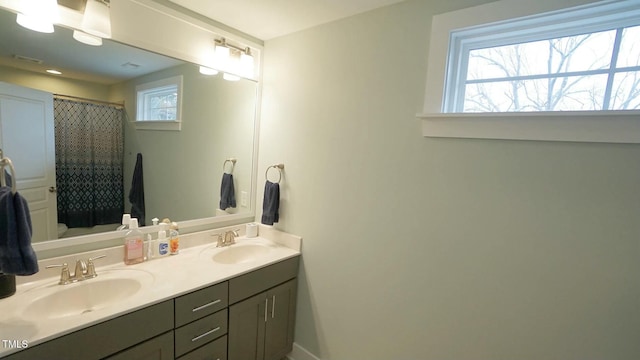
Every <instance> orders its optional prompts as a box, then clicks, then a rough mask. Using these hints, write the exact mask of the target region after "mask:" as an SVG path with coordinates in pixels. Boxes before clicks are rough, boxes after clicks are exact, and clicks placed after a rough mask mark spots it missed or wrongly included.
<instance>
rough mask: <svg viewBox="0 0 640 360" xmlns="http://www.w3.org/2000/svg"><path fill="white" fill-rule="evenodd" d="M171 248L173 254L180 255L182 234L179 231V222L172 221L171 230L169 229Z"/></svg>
mask: <svg viewBox="0 0 640 360" xmlns="http://www.w3.org/2000/svg"><path fill="white" fill-rule="evenodd" d="M169 234H170V235H169V238H170V240H169V249H170V254H171V255H178V252H179V251H180V238H179V236H180V234H179V233H178V223H177V222H172V223H171V230H170V231H169Z"/></svg>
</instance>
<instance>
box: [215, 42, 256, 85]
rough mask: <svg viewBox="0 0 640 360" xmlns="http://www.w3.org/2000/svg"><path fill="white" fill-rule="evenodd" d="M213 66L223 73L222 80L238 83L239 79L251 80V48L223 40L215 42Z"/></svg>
mask: <svg viewBox="0 0 640 360" xmlns="http://www.w3.org/2000/svg"><path fill="white" fill-rule="evenodd" d="M215 43H216V45H215V51H214V59H213V60H214V62H213V63H214V66H215V67H216V69H220V70H221V71H224V75H223V78H224V79H225V80H229V81H238V80H240V77H245V78H249V79H251V78H253V76H254V58H253V54H252V53H251V48H249V47H245V48H241V47H238V46H235V45H232V44H229V43H227V41H226V39H225V38H221V39H219V40H218V39H216V40H215Z"/></svg>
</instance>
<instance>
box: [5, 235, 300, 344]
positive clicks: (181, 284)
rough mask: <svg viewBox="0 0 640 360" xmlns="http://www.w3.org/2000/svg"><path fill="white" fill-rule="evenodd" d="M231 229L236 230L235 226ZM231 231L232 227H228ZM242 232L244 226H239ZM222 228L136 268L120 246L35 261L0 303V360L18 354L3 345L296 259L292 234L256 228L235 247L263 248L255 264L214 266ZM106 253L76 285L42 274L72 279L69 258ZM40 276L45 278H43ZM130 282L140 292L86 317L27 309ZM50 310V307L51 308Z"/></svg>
mask: <svg viewBox="0 0 640 360" xmlns="http://www.w3.org/2000/svg"><path fill="white" fill-rule="evenodd" d="M236 227H237V226H236ZM234 228H235V227H234ZM242 228H243V229H244V226H242ZM224 230H225V229H214V230H208V231H204V232H199V233H194V234H187V235H182V236H181V237H180V249H181V250H180V253H179V254H178V255H173V256H167V257H163V258H155V259H153V260H151V261H146V262H143V263H140V264H136V265H124V263H123V262H122V258H123V250H122V247H121V246H120V247H116V248H110V249H105V250H101V251H95V252H91V253H84V254H77V255H74V256H66V257H64V258H58V259H47V260H45V261H41V262H40V264H39V265H40V272H39V274H38V275H39V276H34V277H25V278H23V279H20V278H19V277H18V278H19V279H20V280H21V281H20V282H23V281H25V279H26V281H27V282H23V283H20V282H19V284H18V286H17V291H16V293H15V294H14V295H13V296H10V297H8V298H5V299H0V309H2V311H1V312H0V341H2V342H0V356H6V355H8V354H11V353H14V352H16V351H19V350H21V349H15V348H10V347H7V346H4V345H3V342H4V340H8V341H18V342H19V343H23V341H26V343H27V344H28V347H32V346H35V345H37V344H39V343H42V342H45V341H47V340H51V339H53V338H56V337H59V336H61V335H65V334H68V333H71V332H73V331H76V330H79V329H82V328H85V327H87V326H90V325H93V324H97V323H100V322H103V321H106V320H109V319H112V318H115V317H118V316H121V315H124V314H127V313H130V312H133V311H135V310H139V309H141V308H144V307H147V306H149V305H153V304H156V303H160V302H162V301H164V300H168V299H171V298H174V297H176V296H180V295H182V294H186V293H189V292H192V291H194V290H198V289H200V288H204V287H207V286H209V285H213V284H216V283H220V282H223V281H225V280H228V279H230V278H233V277H236V276H238V275H241V274H244V273H247V272H250V271H253V270H256V269H259V268H262V267H265V266H267V265H270V264H273V263H276V262H279V261H282V260H285V259H288V258H292V257H295V256H299V255H300V248H301V241H302V239H301V238H300V237H298V236H295V235H290V234H286V233H283V232H280V231H277V230H275V229H273V228H269V227H265V226H260V236H259V237H255V238H246V237H244V236H240V237H238V238H237V239H236V245H231V247H233V246H244V245H248V244H260V245H263V246H267V247H268V248H269V252H268V253H266V254H263V255H261V256H259V257H257V258H256V259H255V260H252V261H247V262H242V263H238V264H220V263H217V262H214V261H213V260H212V257H213V256H214V255H215V254H216V253H219V252H221V251H224V250H226V249H228V248H229V247H224V248H216V239H217V238H216V237H215V236H212V235H213V234H218V233H220V232H223V231H224ZM100 254H107V258H105V259H104V260H106V259H111V260H108V261H104V262H103V263H107V262H111V264H109V265H104V266H100V263H101V260H96V262H95V263H96V273H97V274H98V277H96V278H94V279H88V280H84V281H82V282H78V283H74V284H69V285H58V280H59V276H60V269H49V270H46V269H45V268H44V267H45V266H46V265H50V264H56V263H61V262H67V263H68V264H69V269H70V271H71V273H72V274H73V271H74V265H75V262H74V261H71V260H75V259H87V258H88V257H91V256H96V255H100ZM45 276H46V277H45ZM128 276H131V277H135V278H136V279H138V280H139V281H140V282H141V283H142V288H141V289H140V290H139V291H138V292H136V293H135V294H134V295H133V296H131V297H128V298H126V299H124V300H122V301H119V302H117V303H115V304H113V305H110V306H107V307H104V308H99V309H95V310H93V311H91V312H87V313H83V314H79V315H72V316H66V317H59V318H55V319H49V318H44V317H40V316H34V314H33V313H30V312H31V309H32V308H30V307H29V306H31V305H32V304H33V303H34V302H35V301H37V300H38V299H40V298H43V297H45V296H47V295H49V294H51V293H53V292H56V291H61V290H66V289H71V288H72V287H74V286H82V285H83V284H85V283H89V282H91V281H96V280H98V281H106V280H107V279H110V278H122V277H128ZM50 306H55V304H51V305H50Z"/></svg>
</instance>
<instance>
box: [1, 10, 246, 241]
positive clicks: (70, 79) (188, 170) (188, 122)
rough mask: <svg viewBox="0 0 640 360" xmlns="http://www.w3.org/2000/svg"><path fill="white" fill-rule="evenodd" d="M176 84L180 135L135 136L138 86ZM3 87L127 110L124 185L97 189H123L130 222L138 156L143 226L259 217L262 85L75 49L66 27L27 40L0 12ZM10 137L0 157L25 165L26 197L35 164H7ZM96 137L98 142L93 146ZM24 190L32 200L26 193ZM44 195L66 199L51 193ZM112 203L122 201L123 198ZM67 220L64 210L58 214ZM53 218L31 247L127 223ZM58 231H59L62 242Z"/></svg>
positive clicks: (112, 48)
mask: <svg viewBox="0 0 640 360" xmlns="http://www.w3.org/2000/svg"><path fill="white" fill-rule="evenodd" d="M40 60H41V63H38V62H39V61H40ZM49 67H55V68H56V69H58V70H60V71H61V72H62V73H63V74H62V75H61V76H59V77H53V76H51V75H45V74H44V73H43V72H42V71H43V70H44V69H45V68H49ZM174 76H181V77H182V80H183V92H182V93H183V99H182V116H181V120H182V124H181V130H179V131H167V130H148V129H145V130H142V129H138V128H136V126H135V123H134V121H135V116H136V86H138V85H140V84H144V83H149V82H153V81H157V80H162V79H165V78H170V77H174ZM0 82H4V83H8V84H9V85H18V86H21V87H26V88H31V89H36V90H41V91H45V92H48V93H53V94H60V95H64V98H65V99H66V100H64V101H71V102H74V103H88V104H92V105H97V106H98V108H101V107H108V108H110V109H111V108H114V109H117V108H123V113H122V115H121V116H122V120H121V121H120V120H118V122H117V123H118V124H121V125H120V126H121V130H122V137H123V139H121V141H122V144H123V145H122V148H121V155H120V160H119V161H120V163H121V173H122V176H121V184H117V181H116V184H112V183H98V184H95V186H94V187H95V188H96V191H97V192H105V191H106V190H110V189H111V188H112V187H118V186H121V188H122V191H121V192H120V193H119V194H120V195H118V196H122V195H124V199H123V202H122V204H123V206H124V211H125V212H129V211H130V210H131V204H130V201H129V193H130V191H131V186H132V180H133V176H134V168H135V166H136V160H137V155H138V154H141V157H142V174H143V183H142V184H143V188H144V205H145V206H144V209H145V216H144V221H145V223H146V224H147V225H149V224H150V223H151V219H152V218H154V217H157V218H160V219H163V218H170V219H171V220H172V221H184V220H191V219H200V218H209V217H214V216H220V215H225V214H241V213H247V214H250V213H252V212H253V206H252V204H251V202H250V199H251V198H252V196H251V195H252V186H253V185H252V177H253V174H252V170H253V161H254V159H253V154H254V148H255V146H254V142H255V140H256V139H255V136H254V130H255V121H254V119H255V111H256V96H257V84H256V83H254V82H252V81H248V80H241V81H238V82H229V81H225V80H223V79H222V76H221V75H217V76H206V75H202V74H200V73H199V71H198V66H196V65H194V64H188V63H184V62H181V61H177V60H175V59H171V58H167V57H163V56H159V55H157V54H152V53H149V52H146V51H142V50H140V49H136V48H132V47H128V46H125V45H122V44H119V43H115V42H113V41H108V40H105V41H104V44H103V46H102V47H93V46H88V45H84V44H80V43H78V42H75V41H74V40H73V39H72V31H71V30H69V29H65V28H61V27H56V30H55V32H54V33H53V34H42V33H36V32H33V31H29V30H26V29H23V28H21V27H19V26H17V25H16V24H15V14H13V13H11V12H8V11H5V10H1V9H0ZM78 98H81V99H78ZM88 99H91V100H88ZM56 101H59V100H56ZM106 103H109V104H106ZM114 104H120V105H115V106H114ZM122 104H123V105H122ZM78 113H79V114H81V115H82V116H85V115H87V114H92V113H93V110H91V111H89V110H86V109H85V110H79V111H78ZM67 115H68V114H67ZM56 116H57V117H58V116H61V115H56ZM91 116H92V115H91ZM6 129H8V127H4V128H3V131H2V133H1V135H2V136H1V137H0V148H2V147H4V150H5V155H6V156H10V157H12V158H14V159H15V158H18V159H21V160H20V161H19V162H18V161H15V160H14V163H15V166H16V169H17V172H18V178H19V179H18V180H19V181H18V185H19V189H20V184H21V183H20V169H21V168H22V169H26V168H28V167H29V166H28V164H27V163H28V162H29V161H30V160H29V159H28V158H25V157H21V156H20V155H16V154H11V149H8V148H7V146H8V145H9V144H8V143H7V142H10V141H7V139H8V138H10V137H11V136H13V134H10V133H7V130H6ZM101 131H105V130H103V129H101V130H93V135H94V136H93V138H94V139H95V140H96V141H97V140H104V139H105V138H107V136H106V132H101ZM96 132H98V136H95V135H96ZM115 137H117V136H115ZM56 141H58V142H63V143H65V144H66V145H69V141H70V140H62V139H61V138H60V139H56ZM23 145H24V144H23ZM93 145H95V144H93ZM98 146H101V145H98ZM77 151H78V150H76V152H77ZM16 152H17V151H16ZM26 153H28V152H26ZM26 153H25V154H26ZM56 157H58V154H56ZM229 158H234V159H236V163H235V165H234V166H233V167H232V166H230V165H229V163H228V162H227V164H226V166H225V160H227V159H229ZM57 160H60V159H59V158H58V159H57ZM21 162H22V163H21ZM57 162H58V163H60V161H57ZM58 171H60V170H59V169H58ZM225 171H226V172H227V173H232V176H233V185H234V191H235V198H236V200H237V201H236V206H235V207H230V208H228V209H226V211H223V210H220V209H219V205H220V191H221V188H220V187H221V182H222V178H223V173H224V172H225ZM54 178H55V176H54ZM22 184H23V185H22V186H23V191H26V188H25V186H26V185H24V182H23V183H22ZM74 186H78V187H88V186H89V184H86V183H84V182H81V183H76V184H75V185H74ZM46 187H47V188H49V187H52V188H57V189H58V190H61V187H60V186H58V185H57V184H55V183H53V184H50V185H47V186H46ZM114 193H116V194H118V192H117V191H116V192H114ZM94 195H95V193H94ZM60 196H61V195H60V194H57V197H60ZM95 196H97V195H95ZM62 203H65V202H61V204H62ZM68 210H69V209H60V211H61V212H66V211H68ZM53 213H54V214H56V217H55V218H54V220H53V221H54V223H53V224H51V220H43V221H44V223H42V224H41V223H40V222H38V221H34V238H33V241H34V242H38V241H46V240H51V239H55V238H57V237H58V236H60V237H69V236H77V235H82V234H87V233H94V232H101V231H112V230H115V228H116V227H117V226H118V225H119V224H118V222H119V218H120V215H121V214H118V216H117V218H118V221H116V223H114V222H113V216H110V217H109V221H107V223H106V224H100V223H99V222H98V223H96V224H95V226H93V225H92V226H91V227H90V228H89V226H82V227H81V228H73V227H72V226H74V225H73V224H63V225H60V226H57V224H58V223H59V221H58V219H57V213H58V211H53ZM87 216H88V215H87ZM65 221H66V220H65ZM36 222H37V223H38V224H36ZM61 224H62V223H61ZM58 228H60V229H61V230H60V231H59V232H58V231H57V229H58ZM65 228H66V229H65ZM58 233H59V234H58Z"/></svg>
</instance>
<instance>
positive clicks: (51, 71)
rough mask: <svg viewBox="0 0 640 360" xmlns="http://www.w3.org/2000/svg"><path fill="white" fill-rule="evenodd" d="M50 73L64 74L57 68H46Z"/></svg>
mask: <svg viewBox="0 0 640 360" xmlns="http://www.w3.org/2000/svg"><path fill="white" fill-rule="evenodd" d="M46 71H47V72H48V73H49V74H53V75H62V72H60V71H58V70H55V69H47V70H46Z"/></svg>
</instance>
